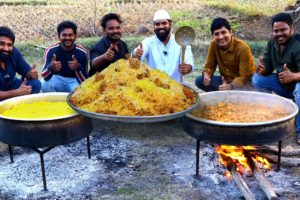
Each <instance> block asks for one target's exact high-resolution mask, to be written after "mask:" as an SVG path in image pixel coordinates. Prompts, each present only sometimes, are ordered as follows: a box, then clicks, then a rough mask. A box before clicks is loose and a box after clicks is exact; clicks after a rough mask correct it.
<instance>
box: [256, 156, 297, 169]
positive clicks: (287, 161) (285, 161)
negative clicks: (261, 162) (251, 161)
mask: <svg viewBox="0 0 300 200" xmlns="http://www.w3.org/2000/svg"><path fill="white" fill-rule="evenodd" d="M258 155H260V156H262V157H265V158H266V159H268V160H269V161H270V162H272V163H277V156H275V155H270V154H265V153H259V154H258ZM281 165H285V166H291V167H297V166H298V165H300V158H287V157H281Z"/></svg>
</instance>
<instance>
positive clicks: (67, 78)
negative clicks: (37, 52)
mask: <svg viewBox="0 0 300 200" xmlns="http://www.w3.org/2000/svg"><path fill="white" fill-rule="evenodd" d="M57 33H58V38H59V40H60V42H59V43H56V44H54V45H51V46H50V47H48V48H47V49H46V51H45V53H44V66H43V71H42V77H43V79H44V80H42V91H43V92H71V91H73V90H74V89H75V88H76V87H77V86H78V85H79V84H80V83H82V82H83V81H84V80H85V79H86V78H87V70H88V69H87V68H88V54H87V51H86V50H85V49H84V48H83V47H81V46H80V45H78V44H75V40H76V33H77V26H76V24H75V23H73V22H71V21H63V22H61V23H60V24H59V25H58V27H57Z"/></svg>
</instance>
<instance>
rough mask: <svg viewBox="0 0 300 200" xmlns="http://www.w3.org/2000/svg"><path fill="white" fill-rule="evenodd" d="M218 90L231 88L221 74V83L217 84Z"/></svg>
mask: <svg viewBox="0 0 300 200" xmlns="http://www.w3.org/2000/svg"><path fill="white" fill-rule="evenodd" d="M219 90H220V91H222V90H231V85H230V84H228V83H227V82H226V80H225V78H224V76H222V85H220V86H219Z"/></svg>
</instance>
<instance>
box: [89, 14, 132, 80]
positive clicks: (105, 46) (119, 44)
mask: <svg viewBox="0 0 300 200" xmlns="http://www.w3.org/2000/svg"><path fill="white" fill-rule="evenodd" d="M121 24H122V20H121V17H120V16H119V15H118V14H115V13H109V14H107V15H104V16H103V17H102V19H101V26H102V28H103V32H104V34H105V36H104V37H103V38H102V39H101V40H100V41H99V42H97V43H96V45H95V46H94V47H93V48H92V49H91V51H90V67H91V68H90V71H89V76H92V75H94V74H95V73H96V72H100V71H102V70H103V69H105V68H106V67H107V66H109V65H110V64H111V63H114V62H116V61H117V60H119V59H121V58H125V55H126V54H128V49H127V45H126V44H125V42H124V41H122V40H121V36H122V32H123V31H122V27H121Z"/></svg>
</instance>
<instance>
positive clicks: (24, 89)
mask: <svg viewBox="0 0 300 200" xmlns="http://www.w3.org/2000/svg"><path fill="white" fill-rule="evenodd" d="M26 83H27V79H26V78H25V79H24V81H23V82H22V84H21V85H20V87H19V88H18V89H17V90H16V91H17V94H18V96H21V95H27V94H30V93H31V90H32V87H31V85H26Z"/></svg>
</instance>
